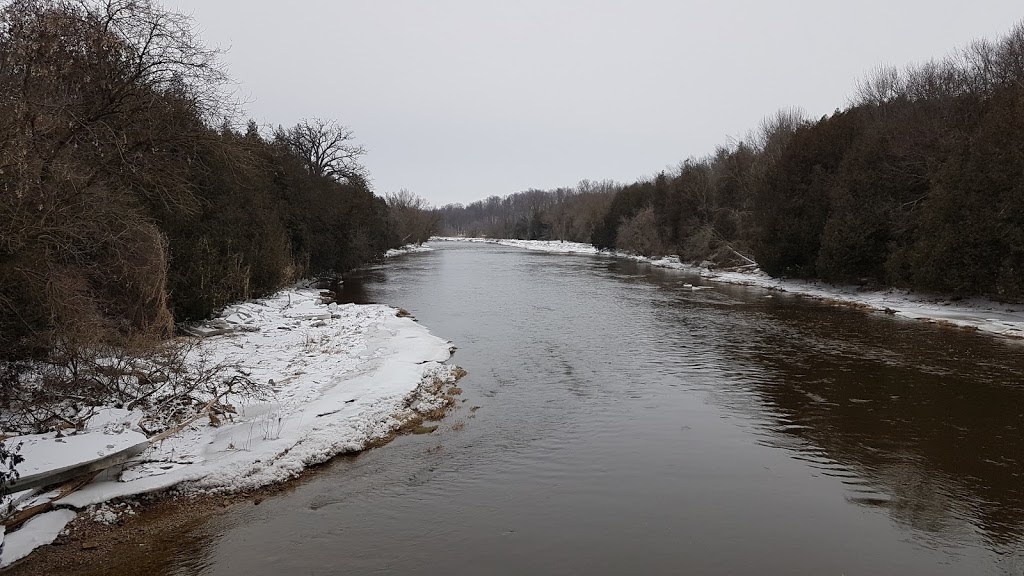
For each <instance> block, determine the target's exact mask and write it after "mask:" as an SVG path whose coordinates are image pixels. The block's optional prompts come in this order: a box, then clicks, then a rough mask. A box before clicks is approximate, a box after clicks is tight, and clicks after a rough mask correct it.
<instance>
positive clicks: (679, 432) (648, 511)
mask: <svg viewBox="0 0 1024 576" xmlns="http://www.w3.org/2000/svg"><path fill="white" fill-rule="evenodd" d="M437 248H438V249H437V250H436V251H434V252H430V253H424V254H413V255H408V256H402V257H399V258H395V259H392V260H390V261H388V262H387V263H386V264H384V265H382V266H379V267H375V268H371V269H368V270H364V271H361V272H359V273H357V274H354V275H352V276H351V277H349V278H347V279H346V282H345V291H344V295H343V296H344V298H346V299H348V300H351V301H356V302H382V303H387V304H391V305H394V306H400V307H403V308H405V309H407V310H409V311H410V312H412V313H413V315H415V316H416V318H417V319H418V320H419V321H421V322H422V323H423V324H425V325H426V326H428V327H430V329H431V331H432V332H433V333H435V334H437V335H439V336H442V337H444V338H448V339H451V340H452V341H453V342H454V343H455V345H456V346H458V348H459V349H458V352H457V353H456V355H455V357H454V359H453V362H456V363H457V364H459V365H460V366H462V367H464V368H466V369H467V370H468V371H469V376H467V377H466V378H465V379H464V380H463V381H462V383H461V386H462V388H463V390H464V394H463V396H462V398H463V399H465V402H463V403H461V404H460V405H459V407H458V409H457V410H455V411H454V412H453V413H452V414H451V416H449V417H448V418H447V419H446V420H444V421H443V422H441V425H440V427H439V428H438V430H437V431H435V432H434V433H432V434H426V435H417V436H405V437H401V438H399V439H397V440H396V441H395V442H393V443H391V444H389V445H388V446H386V447H383V448H379V449H375V450H371V451H368V452H366V453H364V454H361V455H359V456H356V457H351V458H342V459H338V460H336V461H334V462H333V463H331V464H329V465H328V466H327V467H326V468H324V469H321V470H320V471H319V472H318V473H317V474H314V475H313V476H312V477H311V478H310V479H309V480H306V481H304V482H300V483H299V484H298V485H297V486H296V487H295V488H294V489H292V490H287V491H284V492H282V493H280V494H278V495H273V496H269V497H268V498H267V499H266V500H265V501H263V502H262V503H261V505H259V506H244V507H235V508H229V509H227V511H226V513H225V514H224V515H222V516H220V517H216V518H214V519H212V520H210V521H207V522H205V523H203V524H202V525H201V526H199V527H197V528H194V529H193V530H191V531H189V533H187V534H182V536H181V537H182V543H183V545H182V547H181V550H180V551H179V552H178V553H177V554H175V555H172V556H171V557H170V558H169V559H168V560H167V563H166V565H165V566H164V567H163V569H162V572H163V573H165V574H205V575H245V576H255V575H262V574H275V575H276V574H437V575H442V574H443V575H462V574H465V575H481V574H510V575H511V574H516V575H518V574H534V575H540V574H588V575H605V574H607V575H611V574H626V573H631V574H757V575H761V576H763V575H774V574H780V575H781V574H808V575H811V574H813V575H828V574H831V575H837V576H838V575H847V576H849V575H858V574H894V575H896V574H899V575H914V574H921V575H924V574H928V575H932V574H972V575H973V574H979V575H981V574H1024V343H1020V342H1012V341H1004V340H999V339H996V338H993V337H989V336H983V335H979V334H973V333H967V332H962V331H956V330H950V329H944V328H941V327H938V326H935V325H931V324H927V323H922V322H914V321H908V320H901V319H896V318H893V317H891V316H887V315H885V314H878V313H870V312H864V311H861V310H857V309H851V308H846V307H838V306H833V305H829V304H826V303H822V302H818V301H815V300H811V299H806V298H800V297H795V296H790V295H785V294H780V293H772V292H768V291H764V290H761V289H756V288H748V287H741V286H728V285H714V284H709V285H710V286H713V289H710V290H702V291H692V290H690V289H688V288H686V287H685V286H684V284H685V283H693V284H701V280H700V279H699V278H695V277H690V276H687V275H685V274H684V273H681V272H677V271H670V270H661V269H654V268H651V267H649V266H647V265H643V264H637V263H634V262H629V261H623V260H616V259H611V258H605V257H592V256H565V255H552V254H543V253H536V252H528V251H525V250H521V249H516V248H505V247H500V246H486V245H467V244H455V243H441V244H438V245H437ZM474 407H479V409H477V410H475V411H474V410H473V409H474ZM186 543H187V544H186Z"/></svg>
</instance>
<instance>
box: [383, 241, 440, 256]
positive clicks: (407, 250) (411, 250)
mask: <svg viewBox="0 0 1024 576" xmlns="http://www.w3.org/2000/svg"><path fill="white" fill-rule="evenodd" d="M433 251H434V248H433V247H431V246H430V245H429V244H420V245H416V244H406V245H405V246H402V247H401V248H391V249H390V250H388V251H387V252H385V253H384V257H385V258H392V257H395V256H402V255H404V254H415V253H418V252H433Z"/></svg>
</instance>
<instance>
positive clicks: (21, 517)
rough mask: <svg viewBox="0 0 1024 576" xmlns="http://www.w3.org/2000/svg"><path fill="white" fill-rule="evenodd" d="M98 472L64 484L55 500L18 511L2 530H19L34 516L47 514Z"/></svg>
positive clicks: (90, 480) (6, 521)
mask: <svg viewBox="0 0 1024 576" xmlns="http://www.w3.org/2000/svg"><path fill="white" fill-rule="evenodd" d="M100 472H102V470H94V471H92V472H89V473H86V474H84V475H82V476H79V477H78V478H75V479H74V480H71V481H69V482H67V483H66V484H64V485H63V486H61V487H60V492H59V494H58V495H57V497H56V498H53V499H52V500H50V501H49V502H44V503H42V504H37V505H35V506H31V507H29V508H25V509H24V510H21V511H19V512H18V513H17V514H15V515H14V516H11V517H10V518H8V519H7V520H5V521H4V523H3V526H4V528H5V529H7V530H8V531H10V530H15V529H17V528H20V527H21V525H22V524H24V523H25V522H28V521H29V520H31V519H32V518H35V517H36V516H38V515H40V514H43V513H45V512H49V511H50V510H53V509H54V508H56V506H55V505H54V502H56V501H57V500H60V499H61V498H63V497H65V496H67V495H68V494H71V493H72V492H74V491H75V490H78V489H79V488H81V487H82V486H85V485H86V484H88V483H89V482H92V481H93V479H94V478H96V476H98V475H99V473H100Z"/></svg>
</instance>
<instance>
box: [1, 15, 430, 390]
mask: <svg viewBox="0 0 1024 576" xmlns="http://www.w3.org/2000/svg"><path fill="white" fill-rule="evenodd" d="M218 56H219V54H218V52H217V51H216V50H213V49H210V48H208V47H207V46H205V45H204V44H203V43H202V42H201V41H200V39H199V38H198V37H197V35H196V31H195V25H194V23H193V22H192V21H191V19H190V18H188V17H186V16H182V15H179V14H175V13H172V12H168V11H165V10H163V9H162V8H160V7H159V6H158V5H157V4H155V3H153V2H152V1H151V0H15V1H13V2H9V3H7V5H6V6H4V7H3V8H2V11H0V361H4V360H6V361H11V360H22V359H27V358H36V357H40V356H45V355H46V354H51V353H56V352H61V351H64V352H65V353H67V354H71V355H73V354H74V353H75V351H80V350H83V349H84V348H89V347H96V346H101V345H106V344H110V343H113V342H122V343H124V342H133V341H140V340H145V339H146V338H151V339H153V338H155V339H157V340H159V339H160V338H162V337H165V336H167V335H169V334H170V333H171V331H172V329H173V323H174V322H175V321H179V320H187V319H200V318H204V317H206V316H208V315H209V314H210V313H211V312H212V311H214V310H216V309H217V308H219V307H222V306H224V305H225V304H227V303H229V302H231V301H234V300H238V299H242V298H249V297H253V296H259V295H263V294H267V293H269V292H272V291H274V290H276V289H278V288H280V287H282V286H284V285H285V284H287V283H289V282H292V281H295V280H297V279H299V278H302V277H308V276H315V275H322V274H338V273H342V272H344V271H346V270H349V269H351V268H353V267H355V266H358V265H360V264H362V263H365V262H367V261H369V260H372V259H375V258H378V257H379V256H380V255H381V254H382V253H383V252H384V251H385V250H386V249H387V248H389V247H395V246H398V245H400V244H402V243H406V242H410V241H420V242H421V241H423V240H424V239H425V238H426V237H427V236H429V235H430V232H431V230H430V229H429V222H428V226H427V228H425V229H421V228H422V224H423V222H421V221H420V220H422V218H418V213H419V210H420V209H421V208H422V207H423V206H422V203H421V202H419V201H418V199H417V198H416V197H415V196H413V195H411V194H408V193H405V192H403V193H401V194H396V195H393V196H390V197H389V198H388V199H384V198H379V197H376V196H374V194H373V193H372V191H371V189H370V187H369V185H368V181H367V178H368V176H367V174H366V173H365V171H364V170H363V168H362V166H361V165H360V163H359V158H360V156H361V155H362V154H363V149H362V148H361V147H360V146H358V145H357V144H355V142H354V139H353V135H352V132H351V131H349V130H348V129H346V128H345V127H343V126H341V125H339V124H337V123H335V122H333V121H325V120H308V121H303V122H301V123H300V124H298V125H296V126H294V127H292V128H288V129H286V128H277V129H276V130H260V129H259V128H258V127H257V125H256V124H255V123H252V122H250V123H249V124H248V126H247V127H245V126H244V125H243V126H242V127H240V128H236V127H235V126H234V125H233V124H232V123H231V122H228V121H224V120H223V119H224V118H225V117H228V118H231V117H237V114H236V112H235V111H234V110H232V109H231V106H230V104H229V102H230V99H229V98H227V97H226V96H225V94H224V93H223V91H222V90H223V86H224V85H225V81H226V74H225V71H224V70H223V69H222V68H221V67H220V64H219V61H218ZM389 204H390V206H389ZM413 228H415V229H413ZM55 351H56V352H55ZM69 357H70V356H69ZM69 362H70V361H69ZM72 363H73V362H72ZM2 365H4V366H7V369H8V370H10V369H11V367H12V366H13V364H10V363H4V364H2ZM0 376H2V375H0ZM0 380H2V378H0Z"/></svg>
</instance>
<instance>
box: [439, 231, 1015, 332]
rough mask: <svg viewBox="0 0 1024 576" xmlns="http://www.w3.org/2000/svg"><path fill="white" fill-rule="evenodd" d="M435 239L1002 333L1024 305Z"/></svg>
mask: <svg viewBox="0 0 1024 576" xmlns="http://www.w3.org/2000/svg"><path fill="white" fill-rule="evenodd" d="M431 240H433V241H448V242H479V243H487V244H498V245H502V246H512V247H516V248H524V249H527V250H537V251H541V252H552V253H559V254H590V255H605V256H609V257H614V258H626V259H630V260H635V261H637V262H643V263H647V264H650V265H651V266H656V267H659V268H670V269H673V270H681V271H684V272H689V273H691V274H697V275H700V276H701V277H702V278H704V279H707V280H709V281H712V282H721V283H725V284H738V285H745V286H755V287H758V288H765V289H768V290H775V291H778V292H787V293H791V294H796V295H800V296H807V297H811V298H816V299H819V300H825V301H830V302H836V303H840V304H845V305H851V306H858V307H864V308H868V309H871V310H877V311H882V312H887V313H890V314H893V315H895V316H901V317H905V318H910V319H914V320H925V321H928V322H932V323H937V324H944V325H950V326H955V327H958V328H965V329H971V330H978V331H981V332H985V333H989V334H994V335H998V336H1004V337H1009V338H1024V310H1018V309H1024V306H1014V305H1010V304H1003V303H1000V302H994V301H992V300H986V299H983V298H973V299H967V300H959V301H955V302H954V301H952V300H950V299H948V298H941V297H936V296H927V295H924V294H917V293H912V292H906V291H902V290H896V289H886V290H863V289H861V288H860V287H858V286H836V285H831V284H826V283H823V282H819V281H810V280H791V279H781V278H772V277H771V276H769V275H767V274H765V273H764V272H762V271H761V270H760V269H754V270H751V271H748V272H727V271H715V270H709V269H707V268H702V267H698V266H694V265H692V264H687V263H684V262H682V261H680V260H679V257H678V256H666V257H662V258H647V257H644V256H637V255H635V254H628V253H623V252H601V251H599V250H598V249H597V248H595V247H594V246H592V245H590V244H582V243H579V242H561V241H558V240H515V239H495V238H461V237H434V238H431Z"/></svg>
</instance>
